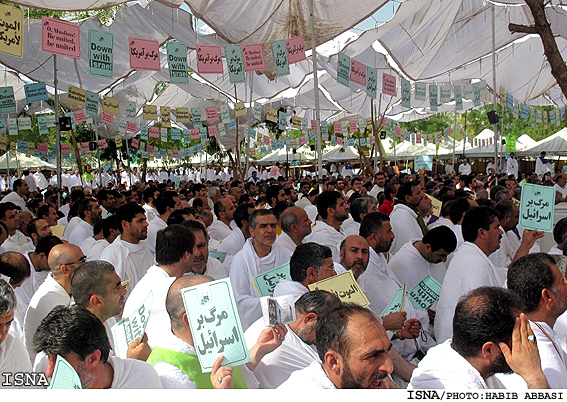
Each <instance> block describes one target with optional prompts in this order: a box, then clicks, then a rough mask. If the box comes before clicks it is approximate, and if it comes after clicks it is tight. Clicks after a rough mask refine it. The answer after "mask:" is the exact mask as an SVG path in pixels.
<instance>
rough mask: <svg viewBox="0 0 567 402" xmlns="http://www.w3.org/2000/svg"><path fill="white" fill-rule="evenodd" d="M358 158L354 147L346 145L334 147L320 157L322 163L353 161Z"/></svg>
mask: <svg viewBox="0 0 567 402" xmlns="http://www.w3.org/2000/svg"><path fill="white" fill-rule="evenodd" d="M359 158H360V156H359V155H358V150H357V149H356V147H353V146H348V145H346V146H343V145H335V146H334V147H333V148H331V150H329V151H328V152H326V153H324V154H323V156H322V157H321V159H323V163H326V162H346V161H354V160H358V159H359Z"/></svg>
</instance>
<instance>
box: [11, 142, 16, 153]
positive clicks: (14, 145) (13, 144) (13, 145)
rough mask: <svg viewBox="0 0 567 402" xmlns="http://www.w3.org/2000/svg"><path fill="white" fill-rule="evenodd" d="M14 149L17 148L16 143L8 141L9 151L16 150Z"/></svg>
mask: <svg viewBox="0 0 567 402" xmlns="http://www.w3.org/2000/svg"><path fill="white" fill-rule="evenodd" d="M16 150H17V144H16V143H15V142H11V143H10V151H12V152H16Z"/></svg>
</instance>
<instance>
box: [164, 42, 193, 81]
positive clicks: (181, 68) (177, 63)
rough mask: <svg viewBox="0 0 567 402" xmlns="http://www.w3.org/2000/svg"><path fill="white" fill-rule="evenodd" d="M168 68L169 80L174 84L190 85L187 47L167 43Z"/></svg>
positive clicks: (177, 43) (183, 44)
mask: <svg viewBox="0 0 567 402" xmlns="http://www.w3.org/2000/svg"><path fill="white" fill-rule="evenodd" d="M167 66H168V68H169V80H170V81H171V82H172V83H173V84H188V83H189V69H188V66H187V45H186V44H185V43H181V42H167Z"/></svg>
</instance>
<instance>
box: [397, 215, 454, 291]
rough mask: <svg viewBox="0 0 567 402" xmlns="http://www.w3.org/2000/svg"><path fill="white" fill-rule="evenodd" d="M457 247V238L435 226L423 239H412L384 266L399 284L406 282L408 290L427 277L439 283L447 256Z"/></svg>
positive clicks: (443, 274)
mask: <svg viewBox="0 0 567 402" xmlns="http://www.w3.org/2000/svg"><path fill="white" fill-rule="evenodd" d="M456 248H457V237H456V236H455V233H453V231H452V230H451V229H450V228H448V227H447V226H437V227H435V228H433V229H431V230H429V232H427V233H426V234H425V236H423V239H421V240H420V239H412V240H411V241H410V242H409V243H406V244H404V245H403V246H402V248H401V249H400V250H399V251H398V252H397V253H396V255H395V256H393V257H392V258H390V261H389V262H388V266H389V267H390V269H391V270H392V271H393V272H394V274H396V276H397V277H398V279H399V280H400V282H407V284H408V291H409V290H411V289H413V288H414V287H415V286H416V285H417V284H418V283H419V282H421V281H422V280H423V279H424V278H425V277H427V276H429V275H431V276H432V277H433V278H435V279H436V280H437V281H438V282H439V283H441V284H442V283H443V278H444V277H445V271H446V269H445V265H444V264H443V263H444V262H445V261H447V256H448V255H449V254H451V253H452V252H453V251H455V249H456Z"/></svg>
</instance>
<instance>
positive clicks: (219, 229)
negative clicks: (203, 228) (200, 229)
mask: <svg viewBox="0 0 567 402" xmlns="http://www.w3.org/2000/svg"><path fill="white" fill-rule="evenodd" d="M207 233H208V234H209V236H210V237H211V239H215V240H224V239H226V238H227V237H228V236H230V235H231V233H232V228H231V227H230V226H228V225H227V224H226V223H224V222H223V221H221V220H220V219H216V220H215V221H213V223H212V224H211V226H209V227H208V228H207Z"/></svg>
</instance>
